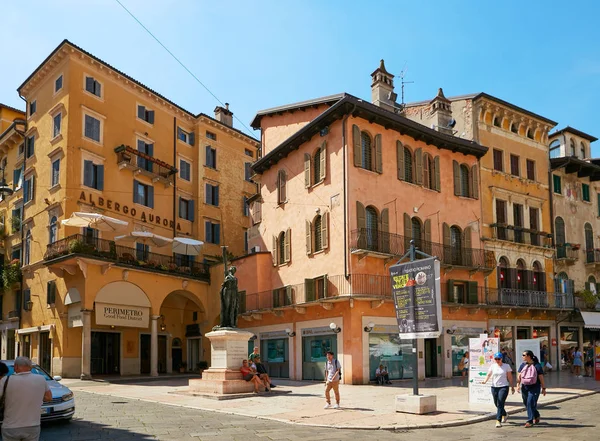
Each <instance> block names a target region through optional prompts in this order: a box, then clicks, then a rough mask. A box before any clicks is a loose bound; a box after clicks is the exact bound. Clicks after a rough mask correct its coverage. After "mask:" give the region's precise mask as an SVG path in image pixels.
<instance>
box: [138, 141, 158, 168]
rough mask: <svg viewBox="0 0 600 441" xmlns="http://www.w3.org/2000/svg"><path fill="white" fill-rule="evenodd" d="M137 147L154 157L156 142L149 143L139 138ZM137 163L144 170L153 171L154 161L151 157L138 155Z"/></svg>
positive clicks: (139, 150) (141, 151)
mask: <svg viewBox="0 0 600 441" xmlns="http://www.w3.org/2000/svg"><path fill="white" fill-rule="evenodd" d="M137 149H138V152H140V153H143V154H144V155H147V156H150V157H154V144H149V143H147V142H146V141H144V140H143V139H138V141H137ZM137 165H138V167H139V168H141V169H142V170H146V171H149V172H151V173H152V171H153V166H154V163H153V162H152V161H150V160H149V159H146V158H144V157H143V156H138V157H137Z"/></svg>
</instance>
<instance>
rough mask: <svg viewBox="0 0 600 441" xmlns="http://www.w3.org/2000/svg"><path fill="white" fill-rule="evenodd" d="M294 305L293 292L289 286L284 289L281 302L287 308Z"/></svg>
mask: <svg viewBox="0 0 600 441" xmlns="http://www.w3.org/2000/svg"><path fill="white" fill-rule="evenodd" d="M293 303H294V297H293V290H292V287H291V286H286V287H285V298H284V300H283V305H284V306H289V305H292V304H293Z"/></svg>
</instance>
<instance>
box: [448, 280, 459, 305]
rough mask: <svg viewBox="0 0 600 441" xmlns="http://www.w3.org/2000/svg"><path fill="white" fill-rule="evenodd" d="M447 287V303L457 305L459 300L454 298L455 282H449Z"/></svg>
mask: <svg viewBox="0 0 600 441" xmlns="http://www.w3.org/2000/svg"><path fill="white" fill-rule="evenodd" d="M447 286H448V298H447V301H448V302H452V303H456V300H457V299H455V298H454V280H452V279H450V280H448V283H447Z"/></svg>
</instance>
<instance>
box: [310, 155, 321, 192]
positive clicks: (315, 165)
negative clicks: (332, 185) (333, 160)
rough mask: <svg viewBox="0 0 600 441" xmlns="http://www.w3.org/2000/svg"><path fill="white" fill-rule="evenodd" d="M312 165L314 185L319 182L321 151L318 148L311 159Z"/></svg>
mask: <svg viewBox="0 0 600 441" xmlns="http://www.w3.org/2000/svg"><path fill="white" fill-rule="evenodd" d="M312 163H313V164H312V165H313V176H312V179H313V183H314V184H316V183H317V182H319V181H320V180H321V149H320V148H318V149H317V151H316V152H315V154H314V156H313V158H312Z"/></svg>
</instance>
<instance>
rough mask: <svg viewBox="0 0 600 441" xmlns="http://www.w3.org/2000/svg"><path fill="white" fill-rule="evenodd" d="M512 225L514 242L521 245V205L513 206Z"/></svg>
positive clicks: (522, 240)
mask: <svg viewBox="0 0 600 441" xmlns="http://www.w3.org/2000/svg"><path fill="white" fill-rule="evenodd" d="M513 225H514V226H515V240H514V241H515V242H518V243H523V242H524V237H523V226H524V224H523V205H522V204H513Z"/></svg>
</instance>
